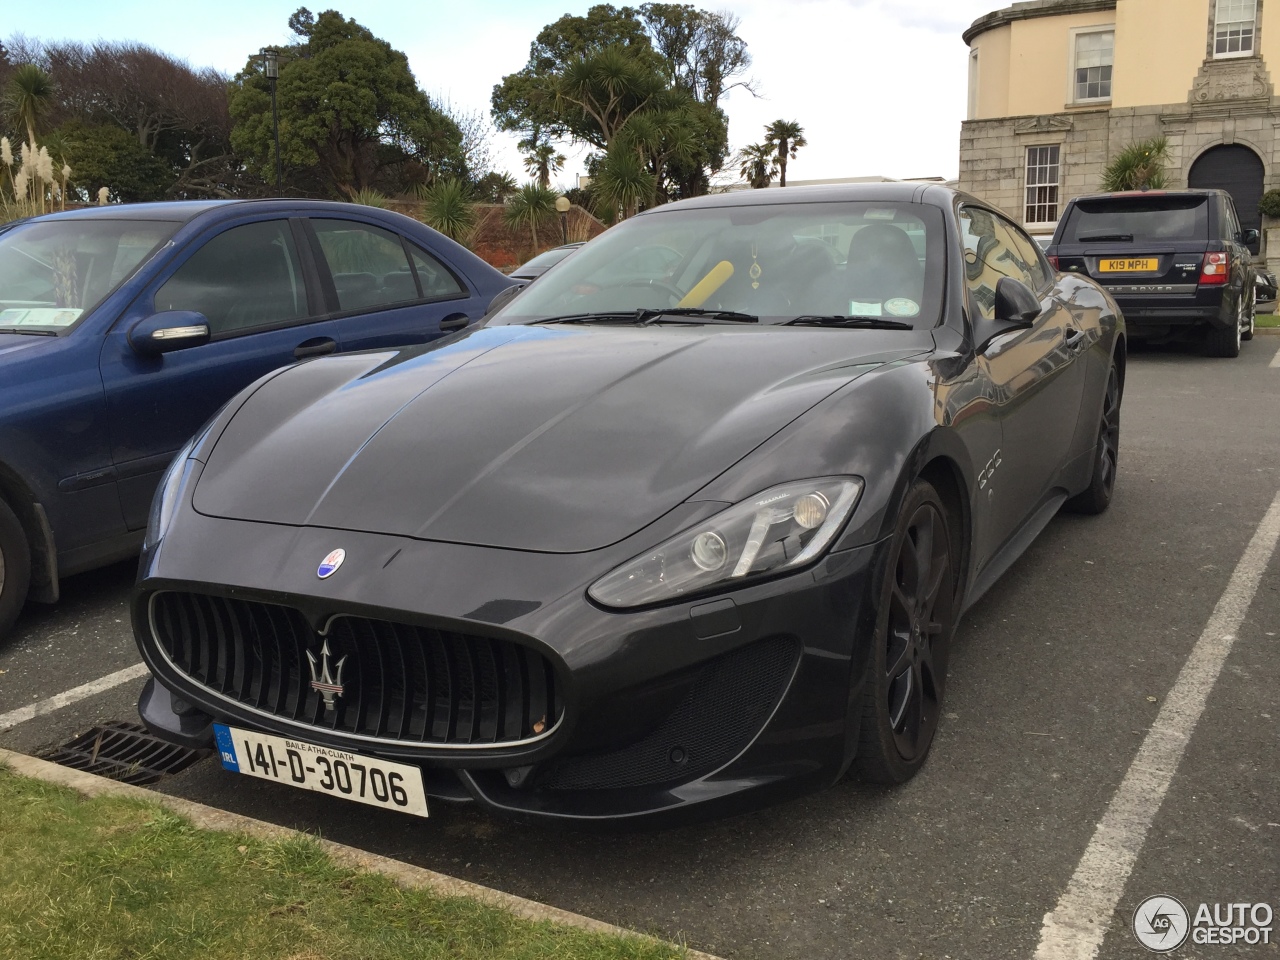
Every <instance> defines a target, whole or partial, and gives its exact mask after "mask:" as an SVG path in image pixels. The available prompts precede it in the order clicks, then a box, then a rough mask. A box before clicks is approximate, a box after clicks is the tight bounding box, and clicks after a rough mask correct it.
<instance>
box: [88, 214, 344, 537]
mask: <svg viewBox="0 0 1280 960" xmlns="http://www.w3.org/2000/svg"><path fill="white" fill-rule="evenodd" d="M309 256H310V255H309V252H308V250H307V248H306V243H305V235H304V234H302V232H301V230H300V228H299V227H298V224H297V221H290V220H288V219H284V218H270V219H261V218H259V219H254V220H250V221H247V222H246V221H241V222H237V223H233V224H231V225H229V226H221V227H219V228H215V229H213V230H211V231H210V232H208V233H206V234H204V235H202V236H201V237H199V238H197V239H196V240H195V241H194V242H193V243H192V244H191V245H189V246H188V247H187V248H185V249H184V250H183V251H181V252H180V253H179V254H178V256H177V257H175V260H174V263H173V264H172V265H171V266H170V267H169V268H167V269H166V270H164V271H162V272H161V273H160V274H159V275H158V276H157V278H156V279H155V280H154V281H153V282H152V283H151V284H150V285H149V286H148V287H147V289H146V290H144V291H143V293H142V294H141V295H140V296H139V297H138V298H137V299H136V300H135V301H134V302H133V303H132V304H131V305H130V307H129V308H128V309H127V310H126V311H125V312H124V313H123V314H122V315H121V317H120V319H119V320H118V321H117V322H116V323H115V325H114V326H113V327H112V329H111V332H110V333H109V334H108V336H107V338H106V341H105V343H104V345H103V349H102V354H101V360H100V366H101V371H102V379H103V383H104V385H105V387H106V395H107V411H108V421H109V423H110V429H111V447H112V460H113V462H114V464H115V469H116V472H117V477H118V489H119V492H120V501H121V508H122V509H123V511H124V515H125V522H126V523H127V525H128V526H129V529H131V530H136V529H141V528H142V527H144V526H146V522H147V513H148V510H149V506H150V503H151V496H152V494H153V492H154V490H155V485H156V483H157V482H158V481H159V478H160V475H161V474H162V473H163V471H164V469H165V467H166V466H167V465H168V462H169V460H170V459H171V458H172V457H173V454H174V453H175V452H176V451H177V449H178V448H179V447H181V446H182V444H184V443H185V442H186V441H187V440H188V439H189V438H190V437H191V436H192V435H193V434H194V433H195V432H196V430H198V429H199V428H200V427H201V425H202V424H204V422H205V421H206V420H208V419H209V417H211V416H212V415H213V414H214V413H215V412H217V410H218V408H219V407H221V406H222V405H223V404H224V403H226V402H227V400H229V399H230V398H231V397H232V396H234V395H235V394H236V393H237V392H238V391H240V390H241V389H242V388H244V387H245V386H247V385H248V384H250V383H252V382H253V381H254V380H256V379H257V378H258V377H260V376H262V375H263V374H265V373H267V372H269V371H271V370H273V369H276V368H277V367H281V366H284V365H285V364H289V363H293V362H294V361H295V360H297V359H305V358H307V357H311V356H320V355H323V354H325V353H331V352H333V350H334V349H336V347H337V345H338V340H337V338H338V329H337V324H336V323H335V322H334V321H332V320H329V319H325V318H324V317H323V315H322V314H323V307H322V301H321V300H320V297H319V296H318V291H316V290H315V285H314V283H311V284H309V283H308V282H307V277H308V275H310V276H312V277H314V273H315V271H314V265H313V264H312V263H310V262H309ZM166 310H192V311H196V312H198V313H201V314H203V315H204V317H205V319H206V320H207V321H208V324H209V329H210V333H211V339H210V341H209V342H208V343H205V344H203V345H200V346H193V347H189V348H187V349H183V350H175V351H173V352H171V353H165V354H162V355H160V356H158V357H144V356H139V355H138V354H137V353H136V352H135V351H134V350H133V348H132V347H131V346H130V345H129V340H128V334H129V329H130V328H131V327H132V326H133V325H134V324H135V323H137V322H138V321H140V320H142V319H145V318H146V317H149V316H151V315H152V314H154V313H158V312H161V311H166Z"/></svg>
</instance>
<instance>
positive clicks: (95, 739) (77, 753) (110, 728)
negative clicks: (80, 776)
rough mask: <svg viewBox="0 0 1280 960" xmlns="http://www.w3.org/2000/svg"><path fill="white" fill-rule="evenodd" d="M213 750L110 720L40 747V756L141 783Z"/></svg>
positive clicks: (195, 759) (181, 766)
mask: <svg viewBox="0 0 1280 960" xmlns="http://www.w3.org/2000/svg"><path fill="white" fill-rule="evenodd" d="M212 752H213V751H212V750H190V749H188V748H186V747H179V746H176V745H174V744H172V743H168V742H166V741H164V740H161V739H160V738H159V737H154V736H152V735H151V734H149V733H147V731H146V728H145V727H142V726H141V725H139V724H136V723H122V722H120V721H116V720H109V721H107V722H106V723H103V724H100V725H99V726H96V727H94V728H93V729H91V730H90V731H89V732H88V733H84V734H81V735H80V736H78V737H76V738H75V739H74V740H72V741H71V742H70V743H66V744H63V745H62V746H60V747H50V748H48V749H46V750H42V751H39V752H38V753H37V754H36V756H38V757H39V758H40V759H41V760H49V761H51V762H52V763H60V764H62V766H64V767H71V768H72V769H75V770H83V771H85V772H86V773H93V774H97V775H98V776H100V777H107V778H108V779H111V780H120V781H122V782H124V783H132V784H135V785H138V786H141V785H143V784H148V783H155V782H156V781H157V780H159V779H161V778H162V777H167V776H169V775H171V774H174V773H178V772H179V771H180V770H185V769H186V768H187V767H189V766H191V764H193V763H195V762H196V761H197V760H202V759H203V758H205V757H207V756H209V754H211V753H212Z"/></svg>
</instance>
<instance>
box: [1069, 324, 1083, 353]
mask: <svg viewBox="0 0 1280 960" xmlns="http://www.w3.org/2000/svg"><path fill="white" fill-rule="evenodd" d="M1082 346H1084V331H1083V330H1076V329H1075V328H1074V327H1067V347H1068V348H1069V349H1071V350H1077V349H1079V348H1080V347H1082Z"/></svg>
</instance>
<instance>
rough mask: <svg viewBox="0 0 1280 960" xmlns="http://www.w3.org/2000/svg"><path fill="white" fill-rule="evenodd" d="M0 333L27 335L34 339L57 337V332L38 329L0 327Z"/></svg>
mask: <svg viewBox="0 0 1280 960" xmlns="http://www.w3.org/2000/svg"><path fill="white" fill-rule="evenodd" d="M0 333H26V334H30V335H31V336H33V337H56V336H57V335H58V331H56V330H41V329H39V328H38V327H0Z"/></svg>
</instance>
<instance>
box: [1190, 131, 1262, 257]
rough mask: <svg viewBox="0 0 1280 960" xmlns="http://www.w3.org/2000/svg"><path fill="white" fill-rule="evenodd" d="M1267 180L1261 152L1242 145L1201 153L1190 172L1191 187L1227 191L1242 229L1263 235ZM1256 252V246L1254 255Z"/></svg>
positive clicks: (1211, 149)
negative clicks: (1261, 206) (1261, 207)
mask: <svg viewBox="0 0 1280 960" xmlns="http://www.w3.org/2000/svg"><path fill="white" fill-rule="evenodd" d="M1266 178H1267V168H1266V164H1265V163H1264V162H1263V160H1262V157H1261V156H1260V155H1259V151H1257V150H1256V149H1254V148H1253V147H1251V146H1249V145H1248V144H1245V143H1241V142H1239V141H1236V142H1235V143H1219V144H1217V145H1216V146H1211V147H1209V148H1208V149H1206V150H1202V151H1201V152H1200V154H1199V155H1198V156H1197V157H1196V158H1195V159H1194V160H1193V161H1192V162H1191V165H1190V166H1189V167H1188V168H1187V186H1188V187H1193V188H1194V187H1200V188H1203V187H1216V188H1218V189H1221V190H1226V191H1227V193H1229V194H1231V199H1232V200H1234V201H1235V205H1236V214H1237V215H1238V216H1239V217H1240V226H1241V227H1242V228H1243V229H1245V230H1248V229H1254V230H1257V231H1259V233H1261V231H1262V214H1261V213H1260V212H1259V210H1258V202H1259V201H1260V200H1261V199H1262V191H1263V189H1264V186H1265V183H1266ZM1257 252H1258V251H1257V248H1256V246H1255V247H1254V253H1257Z"/></svg>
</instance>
